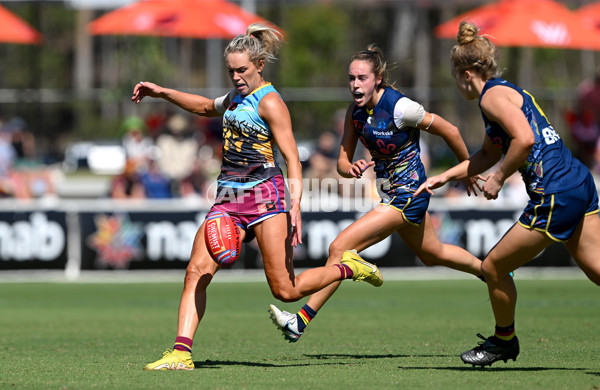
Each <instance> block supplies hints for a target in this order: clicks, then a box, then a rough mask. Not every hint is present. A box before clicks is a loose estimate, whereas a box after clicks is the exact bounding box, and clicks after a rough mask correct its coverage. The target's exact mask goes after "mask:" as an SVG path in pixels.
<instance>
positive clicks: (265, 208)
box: [258, 202, 277, 214]
mask: <svg viewBox="0 0 600 390" xmlns="http://www.w3.org/2000/svg"><path fill="white" fill-rule="evenodd" d="M275 210H277V205H276V204H275V202H269V203H263V204H260V205H258V212H259V214H264V213H268V212H269V211H275Z"/></svg>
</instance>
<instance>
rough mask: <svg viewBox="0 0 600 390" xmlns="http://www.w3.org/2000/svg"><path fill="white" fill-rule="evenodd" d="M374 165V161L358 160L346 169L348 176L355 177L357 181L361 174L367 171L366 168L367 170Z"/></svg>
mask: <svg viewBox="0 0 600 390" xmlns="http://www.w3.org/2000/svg"><path fill="white" fill-rule="evenodd" d="M373 165H375V162H374V161H369V162H367V161H365V160H358V161H355V162H353V163H352V166H351V167H350V169H348V174H349V175H350V176H352V177H356V178H357V179H358V178H360V177H362V174H363V173H364V171H366V170H367V168H369V167H370V166H373Z"/></svg>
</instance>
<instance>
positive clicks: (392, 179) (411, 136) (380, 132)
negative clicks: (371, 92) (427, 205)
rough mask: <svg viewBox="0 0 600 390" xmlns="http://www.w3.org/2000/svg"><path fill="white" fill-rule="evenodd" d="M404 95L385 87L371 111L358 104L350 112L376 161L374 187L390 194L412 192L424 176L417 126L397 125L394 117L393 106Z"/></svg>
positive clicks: (360, 135)
mask: <svg viewBox="0 0 600 390" xmlns="http://www.w3.org/2000/svg"><path fill="white" fill-rule="evenodd" d="M404 97H406V96H405V95H404V94H402V93H401V92H398V91H396V90H395V89H393V88H390V87H388V88H385V90H384V92H383V95H382V96H381V98H380V99H379V102H378V103H377V105H376V106H375V107H374V108H373V111H372V112H369V111H370V110H368V109H367V108H366V107H358V106H356V107H355V108H354V111H353V112H352V121H353V124H354V129H355V131H356V132H357V134H358V137H359V139H360V141H361V142H362V144H363V145H364V146H365V147H366V148H367V149H368V150H369V152H370V153H371V157H372V158H373V161H374V162H375V168H374V169H375V173H376V175H377V181H378V183H377V187H378V188H379V189H380V193H383V194H384V195H385V196H387V197H390V198H392V197H394V196H398V195H402V194H412V193H414V192H415V191H416V190H417V188H419V185H421V183H423V182H424V181H425V180H426V179H427V177H426V176H425V168H424V166H423V163H422V162H421V149H420V146H419V138H420V132H419V129H417V128H416V127H410V126H406V127H403V128H401V129H399V128H398V127H397V126H396V123H395V121H394V107H395V106H396V103H397V102H398V101H399V100H400V99H402V98H404ZM423 195H424V196H427V195H429V194H427V193H424V194H423Z"/></svg>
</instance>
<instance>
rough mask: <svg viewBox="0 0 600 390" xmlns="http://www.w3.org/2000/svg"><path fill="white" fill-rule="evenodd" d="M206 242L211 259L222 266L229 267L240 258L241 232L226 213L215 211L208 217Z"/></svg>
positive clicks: (205, 227)
mask: <svg viewBox="0 0 600 390" xmlns="http://www.w3.org/2000/svg"><path fill="white" fill-rule="evenodd" d="M204 241H205V242H206V248H207V249H208V253H210V257H212V258H213V260H214V261H216V262H217V263H219V265H221V266H224V267H229V266H231V265H232V264H233V263H235V261H236V260H237V259H238V257H240V249H241V246H242V242H241V240H240V232H239V230H238V227H237V225H236V224H235V222H234V221H233V220H232V219H231V217H230V216H229V214H227V213H226V212H224V211H219V210H213V211H211V212H210V213H208V214H207V215H206V222H205V225H204Z"/></svg>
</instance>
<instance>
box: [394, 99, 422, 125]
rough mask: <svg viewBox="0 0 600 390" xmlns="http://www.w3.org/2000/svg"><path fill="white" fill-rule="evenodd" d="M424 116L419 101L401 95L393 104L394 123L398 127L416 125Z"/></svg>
mask: <svg viewBox="0 0 600 390" xmlns="http://www.w3.org/2000/svg"><path fill="white" fill-rule="evenodd" d="M424 117H425V109H424V108H423V106H422V105H420V104H419V103H417V102H415V101H413V100H410V99H409V98H407V97H403V98H401V99H400V100H398V101H397V102H396V105H395V106H394V123H395V124H396V127H398V128H399V129H403V128H405V127H417V126H418V125H419V123H421V121H422V120H423V118H424Z"/></svg>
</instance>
